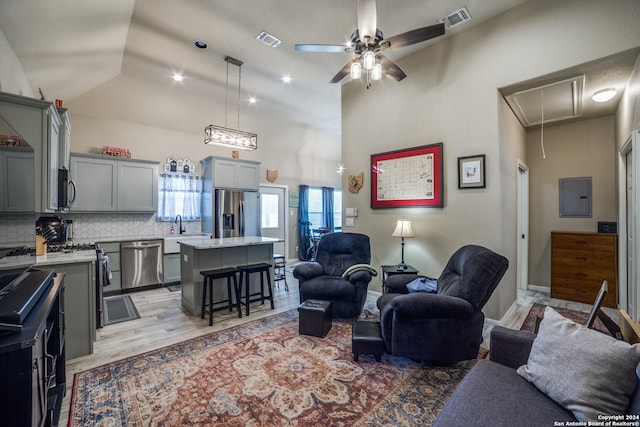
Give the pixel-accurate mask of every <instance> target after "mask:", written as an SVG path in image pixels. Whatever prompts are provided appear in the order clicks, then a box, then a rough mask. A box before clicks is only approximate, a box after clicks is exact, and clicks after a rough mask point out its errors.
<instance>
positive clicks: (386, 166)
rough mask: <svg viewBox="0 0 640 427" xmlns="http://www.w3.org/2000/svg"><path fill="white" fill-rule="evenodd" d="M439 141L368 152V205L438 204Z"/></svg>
mask: <svg viewBox="0 0 640 427" xmlns="http://www.w3.org/2000/svg"><path fill="white" fill-rule="evenodd" d="M442 165H443V152H442V142H439V143H437V144H431V145H423V146H420V147H413V148H407V149H402V150H396V151H388V152H386V153H378V154H372V155H371V207H372V208H397V207H415V206H418V207H429V208H441V207H442V206H443V205H444V203H443V202H444V200H443V186H444V182H443V167H442Z"/></svg>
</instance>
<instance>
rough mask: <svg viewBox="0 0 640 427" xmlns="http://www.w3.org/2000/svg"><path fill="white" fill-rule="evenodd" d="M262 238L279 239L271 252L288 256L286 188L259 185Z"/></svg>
mask: <svg viewBox="0 0 640 427" xmlns="http://www.w3.org/2000/svg"><path fill="white" fill-rule="evenodd" d="M260 199H261V222H262V224H261V225H262V236H263V237H273V238H276V239H281V240H282V241H281V242H277V243H275V244H274V245H273V252H274V253H277V254H282V255H284V256H285V259H287V258H289V256H288V255H287V254H288V245H287V242H288V229H289V227H288V223H287V206H288V203H287V187H286V186H280V185H260Z"/></svg>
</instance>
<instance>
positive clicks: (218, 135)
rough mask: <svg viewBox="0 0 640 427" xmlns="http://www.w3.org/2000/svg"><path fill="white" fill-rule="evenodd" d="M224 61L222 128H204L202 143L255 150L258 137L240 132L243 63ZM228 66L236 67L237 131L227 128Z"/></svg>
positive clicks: (227, 58)
mask: <svg viewBox="0 0 640 427" xmlns="http://www.w3.org/2000/svg"><path fill="white" fill-rule="evenodd" d="M224 60H225V62H226V63H227V80H226V92H225V104H224V127H223V126H217V125H209V126H207V127H206V128H204V143H205V144H211V145H219V146H221V147H227V148H233V149H240V150H256V149H257V148H258V135H256V134H255V133H251V132H245V131H242V130H240V84H241V81H242V64H243V62H242V61H240V60H237V59H235V58H232V57H230V56H226V57H225V58H224ZM229 64H232V65H235V66H237V67H238V129H232V128H229V127H227V106H228V104H229Z"/></svg>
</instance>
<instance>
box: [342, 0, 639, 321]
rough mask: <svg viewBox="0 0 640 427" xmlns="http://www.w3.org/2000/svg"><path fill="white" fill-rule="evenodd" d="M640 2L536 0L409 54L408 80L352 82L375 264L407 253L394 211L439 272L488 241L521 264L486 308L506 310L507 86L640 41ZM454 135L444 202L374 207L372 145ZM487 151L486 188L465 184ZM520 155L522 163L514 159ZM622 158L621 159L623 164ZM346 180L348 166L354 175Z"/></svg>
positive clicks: (381, 148) (417, 254)
mask: <svg viewBox="0 0 640 427" xmlns="http://www.w3.org/2000/svg"><path fill="white" fill-rule="evenodd" d="M637 6H638V4H637V2H636V1H614V2H601V1H597V0H581V1H577V0H566V1H562V2H557V1H552V0H543V1H535V2H527V3H525V4H523V5H522V6H520V7H517V8H515V9H513V10H511V11H508V12H507V13H505V14H503V15H500V16H498V17H496V18H494V19H492V20H490V21H488V22H486V23H483V24H480V25H478V26H477V27H474V28H471V29H469V30H467V31H465V32H463V33H461V34H459V35H457V36H455V37H451V38H448V39H445V40H443V41H441V42H438V43H435V44H433V45H431V46H428V47H427V48H425V49H424V50H422V51H420V52H418V53H415V54H413V55H411V56H408V57H406V58H403V59H402V60H400V61H399V65H400V66H401V67H402V68H403V69H404V70H405V72H406V73H407V75H408V78H407V79H405V80H404V81H402V82H400V83H397V82H393V81H390V80H384V81H381V82H374V84H373V87H372V88H371V89H370V90H365V89H364V87H363V86H362V84H361V82H352V83H349V84H346V85H345V86H343V93H342V95H343V101H342V109H343V128H342V129H343V145H342V157H343V161H344V163H345V167H346V168H347V169H348V170H349V173H358V172H360V171H364V172H365V174H366V179H365V182H366V184H365V186H364V187H363V189H362V190H361V191H360V192H359V193H358V194H355V195H354V194H350V193H348V192H345V193H344V194H345V200H344V206H345V207H358V208H359V210H360V213H361V214H360V216H359V217H358V218H357V219H356V227H355V228H354V231H358V232H363V233H366V234H369V235H370V237H371V241H372V251H373V259H372V262H373V263H374V264H377V265H380V264H387V263H397V262H398V260H399V251H400V245H399V243H400V242H399V241H397V239H394V238H390V235H391V232H392V231H393V225H394V224H395V221H396V220H397V219H398V218H400V217H407V218H409V219H411V220H412V225H413V224H415V225H414V232H415V233H416V235H417V238H415V239H411V240H410V241H409V242H408V243H407V246H406V247H405V260H406V261H407V262H408V263H411V264H413V265H414V266H416V267H418V268H419V269H420V271H421V272H423V273H425V274H428V275H432V276H433V275H436V276H437V275H438V274H439V273H440V272H441V271H442V268H443V267H444V264H445V263H446V261H447V259H448V258H449V256H450V255H451V254H452V253H453V251H455V250H456V249H457V248H458V247H460V246H462V245H464V244H468V243H479V244H482V245H484V246H487V247H489V248H491V249H493V250H496V251H497V252H500V253H502V254H504V255H505V256H507V258H508V259H509V261H510V268H509V270H508V272H507V274H506V275H505V278H504V279H503V281H502V283H501V285H500V287H499V288H498V289H497V291H496V292H495V293H494V296H493V297H492V299H491V301H490V302H489V303H488V304H487V306H486V307H485V314H486V315H487V316H488V317H491V318H500V317H501V316H502V314H504V312H505V311H506V309H507V308H508V307H509V305H510V304H511V303H512V302H513V301H514V299H515V286H516V274H515V273H516V272H515V263H516V258H517V257H516V245H515V239H516V236H515V213H516V210H515V203H516V193H515V189H516V178H517V167H516V163H515V161H514V158H515V157H517V155H519V154H517V151H518V150H515V151H513V150H512V149H510V148H509V147H508V146H506V145H505V144H508V143H509V141H507V140H505V138H507V137H508V136H509V133H508V132H507V133H505V132H504V127H503V126H502V123H503V122H501V121H502V120H510V119H505V118H503V117H502V116H503V115H504V114H505V111H504V110H505V109H504V106H503V104H502V103H501V102H500V101H499V100H498V96H497V89H498V88H501V87H506V86H508V85H511V84H514V83H517V82H521V81H524V80H528V79H532V78H535V77H537V76H541V75H545V74H549V73H551V72H554V71H557V70H561V69H564V68H568V67H570V66H574V65H577V64H581V63H584V62H589V61H592V60H595V59H598V58H601V57H604V56H608V55H611V54H612V53H616V52H621V51H624V50H627V49H630V48H633V47H636V46H637V45H638V44H639V43H640V27H639V26H638V25H637V24H636V23H637V21H638V19H639V18H640V8H638V7H637ZM441 141H442V142H444V165H445V166H444V181H445V183H444V185H445V191H444V192H445V194H444V200H445V207H444V208H443V209H424V208H423V209H419V208H411V209H386V210H372V209H370V208H369V203H370V200H369V198H370V196H369V194H370V184H369V182H370V173H369V167H370V165H369V163H370V157H369V155H370V154H372V153H379V152H385V151H390V150H395V149H400V148H409V147H413V146H418V145H424V144H430V143H435V142H441ZM474 154H485V155H486V158H487V163H486V166H487V188H486V189H483V190H458V188H457V173H458V171H457V158H458V157H460V156H467V155H474ZM510 165H511V166H510ZM612 167H614V166H613V165H612ZM345 179H346V177H345Z"/></svg>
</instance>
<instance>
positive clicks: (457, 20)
mask: <svg viewBox="0 0 640 427" xmlns="http://www.w3.org/2000/svg"><path fill="white" fill-rule="evenodd" d="M470 20H471V14H470V13H469V11H468V10H467V8H466V7H463V8H462V9H458V10H456V11H455V12H451V13H450V14H449V15H447V16H446V17H444V18H442V19H441V20H440V22H444V23H445V24H446V26H447V28H451V27H455V26H456V25H460V24H462V23H463V22H467V21H470Z"/></svg>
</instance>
